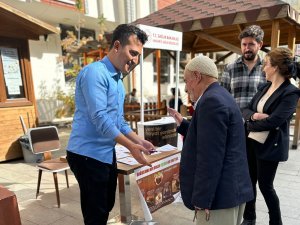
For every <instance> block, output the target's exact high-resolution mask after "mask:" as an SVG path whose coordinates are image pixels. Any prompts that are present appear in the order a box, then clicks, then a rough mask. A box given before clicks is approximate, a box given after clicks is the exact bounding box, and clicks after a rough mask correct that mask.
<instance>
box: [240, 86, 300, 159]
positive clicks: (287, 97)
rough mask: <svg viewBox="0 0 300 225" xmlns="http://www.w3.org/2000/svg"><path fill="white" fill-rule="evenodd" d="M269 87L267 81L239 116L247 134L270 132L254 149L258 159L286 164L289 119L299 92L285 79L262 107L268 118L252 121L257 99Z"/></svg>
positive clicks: (299, 94) (294, 108) (294, 109)
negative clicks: (258, 146) (243, 120)
mask: <svg viewBox="0 0 300 225" xmlns="http://www.w3.org/2000/svg"><path fill="white" fill-rule="evenodd" d="M270 86H271V83H270V82H268V83H266V84H264V85H262V86H261V88H260V89H259V90H258V92H257V93H256V95H255V96H254V97H253V98H252V100H251V102H250V103H249V106H248V108H245V109H244V110H243V112H242V113H243V117H244V119H245V125H246V129H247V131H248V132H250V131H270V133H269V135H268V137H267V139H266V141H265V143H264V144H261V145H260V148H258V149H255V151H256V156H257V158H259V159H263V160H269V161H286V160H287V159H288V150H289V126H290V120H291V118H292V116H293V113H294V112H295V111H296V107H297V102H298V99H299V96H300V90H299V89H298V88H296V87H295V86H294V85H292V84H291V83H290V81H289V80H286V81H285V82H283V83H282V84H281V85H280V87H279V88H278V89H277V90H276V91H275V92H274V93H273V94H272V95H271V96H270V97H269V99H268V100H267V101H266V103H265V105H264V107H263V113H266V114H268V115H269V117H268V118H266V119H263V120H256V121H252V120H251V116H252V115H253V114H254V113H255V112H257V110H256V109H257V104H258V102H259V100H260V99H261V97H262V96H264V94H265V93H266V92H267V91H268V89H269V88H270Z"/></svg>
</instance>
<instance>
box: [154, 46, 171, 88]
mask: <svg viewBox="0 0 300 225" xmlns="http://www.w3.org/2000/svg"><path fill="white" fill-rule="evenodd" d="M170 63H171V60H170V56H169V55H168V53H167V52H166V51H162V50H161V53H160V83H161V84H164V83H169V82H170ZM153 67H154V68H153V69H154V82H157V66H156V54H155V53H153Z"/></svg>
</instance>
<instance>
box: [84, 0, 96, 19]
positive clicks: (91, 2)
mask: <svg viewBox="0 0 300 225" xmlns="http://www.w3.org/2000/svg"><path fill="white" fill-rule="evenodd" d="M86 6H87V8H88V10H87V13H86V15H87V16H91V17H95V18H98V17H99V16H98V7H97V1H95V0H86Z"/></svg>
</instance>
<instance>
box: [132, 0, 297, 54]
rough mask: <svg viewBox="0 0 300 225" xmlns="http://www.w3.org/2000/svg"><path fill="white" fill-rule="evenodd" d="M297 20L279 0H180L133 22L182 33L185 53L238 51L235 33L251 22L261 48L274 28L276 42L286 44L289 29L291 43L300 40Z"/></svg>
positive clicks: (289, 8)
mask: <svg viewBox="0 0 300 225" xmlns="http://www.w3.org/2000/svg"><path fill="white" fill-rule="evenodd" d="M299 19H300V17H299V13H298V12H297V11H296V10H295V9H293V8H292V7H291V6H290V5H289V4H288V3H286V2H283V1H280V0H260V1H253V0H241V1H232V0H210V1H208V0H181V1H178V2H176V3H174V4H172V5H170V6H167V7H165V8H163V9H161V10H158V11H156V12H154V13H152V14H150V15H148V16H146V17H144V18H141V19H138V20H136V21H134V24H144V25H151V26H156V27H162V28H166V29H171V30H177V31H181V32H183V51H185V52H194V53H197V52H202V53H205V52H219V51H227V50H229V51H232V52H235V53H240V41H239V40H238V35H239V33H240V32H241V30H242V29H243V28H244V27H246V26H248V25H251V24H257V25H260V26H261V27H262V29H263V30H264V32H265V38H264V47H269V46H272V43H271V39H272V38H271V37H272V36H275V35H274V34H275V33H276V32H277V30H280V41H279V44H280V45H287V44H288V43H289V37H291V36H290V35H289V33H291V32H293V33H294V36H295V42H296V43H297V44H298V43H300V24H299ZM272 33H273V34H272ZM276 35H277V34H276Z"/></svg>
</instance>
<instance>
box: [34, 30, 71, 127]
mask: <svg viewBox="0 0 300 225" xmlns="http://www.w3.org/2000/svg"><path fill="white" fill-rule="evenodd" d="M42 39H44V38H42ZM29 51H30V61H31V70H32V78H33V85H34V92H35V98H36V101H37V107H38V115H39V121H40V122H46V121H47V122H48V121H52V120H53V119H54V117H55V112H56V109H57V106H58V102H57V100H56V96H55V91H56V90H57V88H59V87H60V88H61V89H63V90H65V89H66V87H65V78H64V71H63V63H62V61H61V45H60V37H59V35H54V34H53V35H49V36H48V41H45V40H40V41H29Z"/></svg>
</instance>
